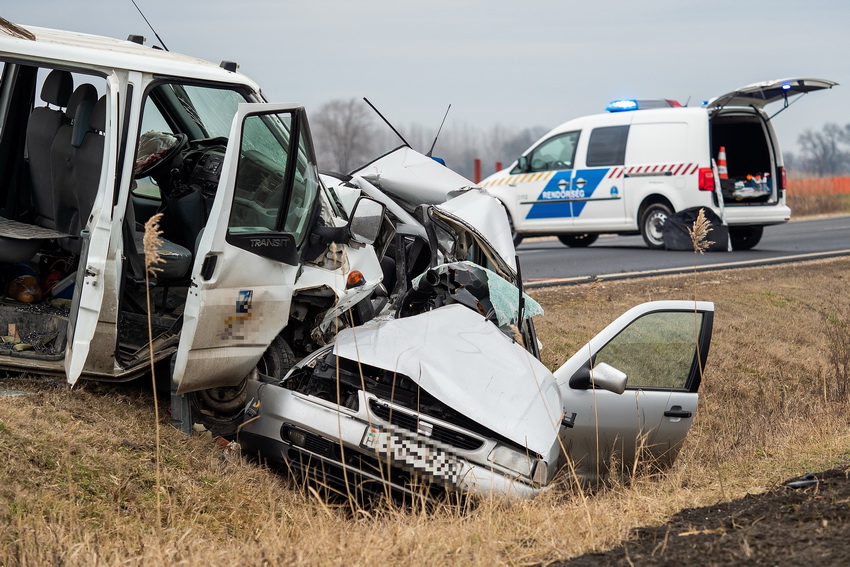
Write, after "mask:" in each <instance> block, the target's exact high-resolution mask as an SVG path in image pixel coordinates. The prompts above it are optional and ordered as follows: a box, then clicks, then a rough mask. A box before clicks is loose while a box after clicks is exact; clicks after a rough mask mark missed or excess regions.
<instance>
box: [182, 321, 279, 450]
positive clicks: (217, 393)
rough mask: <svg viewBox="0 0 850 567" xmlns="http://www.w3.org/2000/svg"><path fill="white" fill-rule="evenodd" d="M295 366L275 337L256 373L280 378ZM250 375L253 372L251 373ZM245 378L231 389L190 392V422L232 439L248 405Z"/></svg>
mask: <svg viewBox="0 0 850 567" xmlns="http://www.w3.org/2000/svg"><path fill="white" fill-rule="evenodd" d="M293 364H295V356H294V355H293V354H292V349H290V348H289V345H288V344H286V341H285V340H283V338H281V337H280V336H277V337H275V339H274V340H273V341H272V343H271V344H270V345H269V348H268V349H266V352H265V353H263V356H262V358H260V361H259V362H257V367H256V369H257V372H259V373H260V374H265V375H267V376H271V377H273V378H278V379H280V378H283V377H284V375H286V373H287V372H288V371H289V369H290V368H292V365H293ZM252 374H253V372H252ZM249 376H250V374H249V375H248V376H246V377H245V378H243V379H242V381H241V382H239V384H237V385H235V386H226V387H221V388H210V389H208V390H200V391H197V392H192V393H190V394H189V395H188V396H189V404H190V406H191V410H192V421H193V422H194V423H201V424H203V425H204V427H206V428H207V429H209V430H210V432H211V433H212V434H213V436H221V437H224V438H226V439H232V438H233V437H234V436H235V435H236V430H237V428H238V427H239V425H240V424H241V423H242V410H243V409H244V408H245V404H246V403H247V402H248V392H247V386H248V377H249Z"/></svg>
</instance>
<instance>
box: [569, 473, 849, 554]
mask: <svg viewBox="0 0 850 567" xmlns="http://www.w3.org/2000/svg"><path fill="white" fill-rule="evenodd" d="M800 481H802V482H800ZM806 481H808V482H806ZM795 482H796V483H798V484H802V485H804V486H798V487H794V484H795ZM789 483H790V484H791V485H790V486H789ZM805 564H809V565H850V463H848V464H845V465H844V466H842V467H839V468H836V469H832V470H828V471H825V472H822V473H815V474H814V475H813V476H812V475H806V476H804V477H800V478H794V479H789V480H788V481H786V482H784V483H782V484H780V485H778V486H776V487H774V488H773V489H771V490H770V491H768V492H766V493H764V494H760V495H748V496H745V497H744V498H740V499H738V500H733V501H731V502H724V503H722V504H717V505H714V506H706V507H703V508H691V509H688V510H683V511H681V512H679V513H678V514H676V515H674V516H673V517H671V518H670V521H669V522H668V523H667V524H665V525H662V526H658V527H652V528H638V529H636V530H635V531H634V532H633V534H632V537H631V538H630V539H629V541H627V542H626V543H625V544H624V545H622V546H620V547H617V548H614V549H612V550H610V551H607V552H604V553H592V554H587V555H583V556H581V557H577V558H575V559H573V560H571V561H568V562H566V563H563V564H562V565H569V566H570V567H573V566H578V565H593V566H598V565H805Z"/></svg>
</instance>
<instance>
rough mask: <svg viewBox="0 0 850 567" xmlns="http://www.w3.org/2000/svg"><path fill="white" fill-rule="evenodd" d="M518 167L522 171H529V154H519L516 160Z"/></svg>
mask: <svg viewBox="0 0 850 567" xmlns="http://www.w3.org/2000/svg"><path fill="white" fill-rule="evenodd" d="M516 167H517V169H518V170H520V171H522V172H526V171H528V156H519V157H518V158H517V160H516Z"/></svg>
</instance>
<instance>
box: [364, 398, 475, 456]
mask: <svg viewBox="0 0 850 567" xmlns="http://www.w3.org/2000/svg"><path fill="white" fill-rule="evenodd" d="M369 409H371V410H372V413H374V414H375V416H377V417H378V418H380V419H382V420H384V421H386V422H388V423H391V424H393V425H395V426H396V427H400V428H402V429H406V430H408V431H412V432H414V433H418V434H420V435H423V436H424V437H429V438H431V439H434V440H435V441H440V442H441V443H445V444H446V445H451V446H452V447H457V448H458V449H463V450H465V451H475V450H478V449H480V448H481V447H482V446H483V445H484V441H482V440H481V439H479V438H477V437H473V436H472V435H467V434H466V433H461V432H459V431H455V430H453V429H449V428H448V427H443V426H441V425H436V424H431V422H428V424H429V425H433V430H432V431H431V434H430V435H424V434H422V433H420V431H419V429H420V428H419V419H418V418H417V416H416V415H415V414H410V413H406V412H403V411H400V410H398V409H396V408H391V407H389V406H387V405H385V404H382V403H380V402H378V401H376V400H369Z"/></svg>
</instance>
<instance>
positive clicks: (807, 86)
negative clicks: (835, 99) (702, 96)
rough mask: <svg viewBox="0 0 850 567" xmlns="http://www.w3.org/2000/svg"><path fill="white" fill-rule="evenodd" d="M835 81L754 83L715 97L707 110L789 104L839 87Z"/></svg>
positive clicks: (780, 80)
mask: <svg viewBox="0 0 850 567" xmlns="http://www.w3.org/2000/svg"><path fill="white" fill-rule="evenodd" d="M837 84H838V83H836V82H835V81H828V80H826V79H811V78H791V79H777V80H773V81H763V82H761V83H753V84H752V85H747V86H746V87H741V88H739V89H736V90H734V91H732V92H729V93H726V94H724V95H720V96H718V97H715V98H713V99H711V100H709V101H708V103H706V107H707V108H723V107H726V106H753V107H755V108H759V109H761V108H764V107H765V106H766V105H768V104H770V103H772V102H776V101H779V100H784V101H785V104H786V105H787V104H788V97H790V96H794V95H803V94H806V93H810V92H812V91H820V90H823V89H831V88H832V87H834V86H835V85H837Z"/></svg>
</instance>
